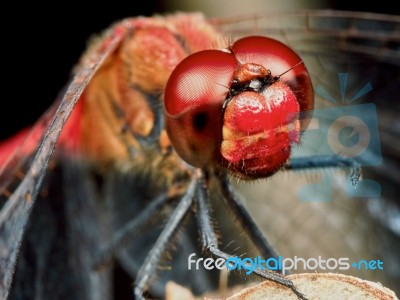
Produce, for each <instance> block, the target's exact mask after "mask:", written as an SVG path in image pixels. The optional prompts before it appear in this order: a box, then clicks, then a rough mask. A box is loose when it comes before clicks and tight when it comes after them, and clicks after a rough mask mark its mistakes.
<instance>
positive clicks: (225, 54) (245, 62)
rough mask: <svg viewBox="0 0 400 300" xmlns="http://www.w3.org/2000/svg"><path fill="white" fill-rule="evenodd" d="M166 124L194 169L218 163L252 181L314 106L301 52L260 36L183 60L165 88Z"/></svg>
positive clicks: (269, 169)
mask: <svg viewBox="0 0 400 300" xmlns="http://www.w3.org/2000/svg"><path fill="white" fill-rule="evenodd" d="M164 103H165V122H166V129H167V133H168V136H169V138H170V140H171V143H172V145H173V146H174V148H175V150H176V151H177V153H178V154H179V155H180V156H181V158H182V159H184V160H185V161H186V162H188V163H189V164H192V165H193V166H196V167H201V168H204V167H215V166H218V167H221V166H222V167H224V168H227V169H228V170H229V171H231V172H232V173H233V174H234V175H236V176H238V177H240V178H244V179H253V178H261V177H267V176H270V175H271V174H273V173H275V172H276V171H277V170H279V169H280V168H281V167H282V166H283V164H284V163H285V162H287V160H288V159H289V157H290V153H291V146H292V144H296V143H299V142H300V132H301V130H303V129H304V127H305V126H306V124H305V123H301V122H300V121H299V113H300V112H303V111H311V110H312V108H313V91H312V84H311V80H310V77H309V75H308V72H307V69H306V68H305V66H304V64H303V63H302V61H301V58H300V57H299V56H298V55H297V54H296V53H295V52H293V50H291V49H290V48H289V47H287V46H286V45H284V44H282V43H280V42H278V41H276V40H273V39H270V38H265V37H261V36H252V37H247V38H243V39H240V40H238V41H236V42H235V43H234V44H232V45H231V46H230V47H229V48H228V49H224V50H204V51H201V52H197V53H195V54H192V55H191V56H189V57H187V58H186V59H184V60H183V61H182V62H181V63H180V64H179V65H178V66H177V67H176V68H175V70H174V71H173V72H172V74H171V76H170V78H169V81H168V83H167V86H166V90H165V99H164Z"/></svg>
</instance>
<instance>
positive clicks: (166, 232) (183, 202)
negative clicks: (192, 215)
mask: <svg viewBox="0 0 400 300" xmlns="http://www.w3.org/2000/svg"><path fill="white" fill-rule="evenodd" d="M197 181H198V178H197V176H196V175H194V176H193V178H192V181H191V183H190V185H189V188H188V189H187V192H186V194H185V195H184V196H183V197H182V198H181V199H180V200H179V203H178V205H177V207H176V208H175V210H174V211H173V212H172V214H171V216H170V218H169V219H168V222H167V224H165V227H164V229H163V230H162V232H161V234H160V236H159V237H158V239H157V241H156V242H155V244H154V246H153V247H152V248H151V250H150V252H149V254H148V255H147V257H146V259H145V261H144V263H143V265H142V266H141V267H140V269H139V272H138V273H137V276H136V280H135V283H134V289H133V293H134V297H135V299H137V300H139V299H144V298H143V292H144V291H145V290H146V288H147V284H148V282H149V280H150V279H151V276H152V275H153V274H154V273H155V271H156V268H157V265H158V262H159V261H160V258H161V255H162V254H163V253H164V251H165V249H166V247H167V246H168V244H169V242H170V241H171V240H172V237H173V236H174V234H175V233H176V231H177V229H178V228H179V226H180V224H181V223H182V221H183V219H184V217H185V215H186V213H187V212H188V211H189V209H190V207H191V205H192V203H193V198H194V195H195V190H196V184H197Z"/></svg>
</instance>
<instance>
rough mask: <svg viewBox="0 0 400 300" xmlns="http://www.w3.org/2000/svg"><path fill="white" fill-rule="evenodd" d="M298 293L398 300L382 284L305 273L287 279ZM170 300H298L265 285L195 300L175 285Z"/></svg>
mask: <svg viewBox="0 0 400 300" xmlns="http://www.w3.org/2000/svg"><path fill="white" fill-rule="evenodd" d="M288 278H289V279H291V280H292V281H293V282H294V284H295V285H296V286H297V288H298V290H299V291H300V292H302V293H303V294H304V295H306V296H307V298H308V299H310V300H334V299H341V300H378V299H379V300H398V298H397V297H396V295H395V294H394V292H393V291H391V290H389V289H388V288H385V287H383V286H382V285H381V284H380V283H376V282H371V281H367V280H362V279H360V278H357V277H353V276H347V275H342V274H333V273H304V274H293V275H289V276H288ZM166 299H167V300H181V299H182V300H183V299H185V300H196V299H205V300H206V299H208V300H211V299H214V300H216V299H226V300H257V299H271V300H292V299H293V300H297V299H298V298H297V297H296V296H295V295H294V294H293V293H292V292H291V291H290V290H289V289H287V288H285V287H283V286H281V285H279V284H276V283H273V282H271V281H264V282H262V283H260V284H258V285H255V286H251V287H247V288H243V289H241V290H239V291H238V290H236V289H235V293H234V294H233V295H232V296H230V297H226V296H224V295H212V296H211V295H209V296H203V297H199V298H196V297H194V296H193V295H192V294H191V292H190V291H189V290H187V289H185V288H184V287H181V286H179V285H177V284H175V283H173V282H170V283H168V285H167V297H166Z"/></svg>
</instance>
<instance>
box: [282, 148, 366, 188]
mask: <svg viewBox="0 0 400 300" xmlns="http://www.w3.org/2000/svg"><path fill="white" fill-rule="evenodd" d="M329 167H336V168H351V173H350V178H351V182H352V184H353V185H354V186H357V184H358V182H359V180H360V177H361V167H360V164H359V163H358V162H357V161H356V160H355V159H351V158H345V157H341V156H337V155H320V156H311V157H299V158H292V159H291V160H290V162H289V163H288V164H286V165H285V166H284V168H285V169H287V170H306V169H312V168H329Z"/></svg>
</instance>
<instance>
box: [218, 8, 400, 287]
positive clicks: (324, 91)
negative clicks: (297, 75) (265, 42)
mask: <svg viewBox="0 0 400 300" xmlns="http://www.w3.org/2000/svg"><path fill="white" fill-rule="evenodd" d="M218 22H220V21H218ZM220 25H221V26H222V28H223V30H225V31H226V32H227V33H228V34H230V35H231V36H233V38H234V39H235V38H236V37H240V36H243V35H248V34H249V32H253V33H254V34H262V35H267V36H271V37H274V38H277V39H279V40H281V41H283V42H285V43H286V44H288V45H290V46H291V47H293V49H295V50H296V51H297V52H298V53H299V54H300V56H301V57H302V58H303V60H304V62H305V65H306V66H307V68H308V70H309V72H310V74H311V77H312V82H313V85H314V89H315V92H316V100H315V101H316V109H317V110H318V111H317V112H314V117H315V118H316V117H318V116H321V115H325V116H326V117H328V116H329V115H331V114H334V113H338V114H339V115H338V116H340V117H342V116H344V115H351V116H352V117H356V118H358V120H360V119H361V120H364V123H365V124H366V127H367V129H368V133H369V137H370V143H369V144H368V146H367V147H366V148H367V149H366V151H365V153H367V154H369V156H368V158H367V159H366V160H365V161H363V162H362V166H363V170H362V172H363V178H364V182H367V183H371V185H370V186H372V190H371V192H370V193H369V194H368V192H367V194H365V193H364V194H357V192H363V191H366V190H367V189H366V186H363V185H360V186H359V187H358V188H357V189H354V188H352V187H351V183H350V180H349V178H348V177H347V174H343V173H341V174H340V173H339V174H338V173H336V172H334V171H333V170H329V171H327V172H323V171H322V170H321V171H319V172H317V173H316V172H315V171H314V172H313V173H311V172H305V171H304V172H301V173H300V174H299V173H297V174H289V173H285V174H277V175H275V176H274V177H273V178H271V179H270V180H268V181H267V182H263V183H262V184H257V186H258V188H255V186H252V187H251V190H250V191H249V190H247V189H246V188H245V186H244V185H239V189H240V191H241V192H242V193H244V194H245V195H246V197H247V199H248V200H249V201H248V205H249V209H250V210H251V211H252V213H253V215H254V216H255V218H256V219H258V220H259V221H258V223H259V224H260V225H261V226H262V227H263V230H264V233H265V235H266V236H267V237H269V239H270V241H271V242H272V243H273V245H275V246H276V247H277V249H278V252H279V253H281V254H282V255H283V256H286V257H293V256H295V255H296V256H298V257H318V256H323V257H326V258H327V257H349V258H350V260H351V263H352V262H353V261H359V260H360V259H366V260H368V259H377V258H378V257H381V258H383V259H384V260H385V261H387V264H390V265H393V268H392V267H389V266H388V267H387V269H386V268H385V271H384V272H372V271H366V270H356V269H353V270H349V271H346V272H351V274H353V275H355V276H359V277H365V278H368V279H370V280H374V281H380V282H382V283H383V284H384V285H385V286H388V287H390V288H392V289H393V290H395V291H397V292H399V290H398V285H397V284H396V282H398V280H399V275H398V272H397V271H395V270H397V269H398V267H400V260H399V257H398V255H397V254H395V252H396V251H397V250H395V249H398V247H399V246H400V228H399V226H398V225H396V224H398V220H399V218H400V209H399V208H400V202H399V200H398V199H399V189H398V188H397V187H398V184H399V178H400V177H399V170H400V156H399V152H398V150H396V149H398V148H399V147H400V138H399V137H400V129H399V127H398V126H397V125H396V124H399V114H400V105H399V103H400V102H399V101H397V95H398V94H399V92H400V89H399V87H400V77H399V73H398V67H399V65H400V52H399V49H400V31H399V28H400V17H399V16H389V15H379V14H372V13H355V12H339V11H336V12H335V11H300V12H292V13H286V14H283V13H282V14H280V13H271V14H268V15H262V16H260V17H257V16H252V17H249V18H240V17H239V18H234V19H231V20H224V21H223V22H222V23H220ZM371 87H372V90H371ZM369 106H372V107H375V108H376V113H375V114H374V115H373V116H372V117H371V118H369V119H367V118H366V115H365V114H363V113H361V112H362V111H364V109H365V107H369ZM372 110H373V108H372ZM324 111H325V112H326V113H325V114H324V113H323V112H324ZM317 121H318V122H319V123H318V124H319V125H320V126H321V125H324V124H329V123H327V122H331V121H329V119H322V118H321V117H318V120H317ZM313 124H314V125H316V124H317V123H313ZM326 128H330V127H329V126H326ZM311 129H312V128H309V132H311ZM314 129H315V128H314ZM325 133H326V134H325V135H324V136H318V137H320V138H321V139H319V140H317V141H316V142H315V143H311V144H310V143H308V141H307V137H306V134H307V131H306V132H305V135H304V139H303V144H302V145H301V147H299V148H298V149H294V152H295V154H296V153H297V154H299V155H303V154H304V153H305V154H307V155H316V154H332V153H320V152H319V151H320V150H321V149H325V148H324V146H323V145H325V144H326V140H327V137H329V136H328V133H330V134H332V132H331V131H329V132H328V131H327V132H325ZM308 137H309V136H308ZM360 137H361V138H362V137H363V136H362V135H360ZM377 145H379V146H380V148H379V147H375V146H377ZM373 146H374V147H373ZM307 147H310V148H309V151H308V152H307ZM326 149H329V148H328V147H327V148H326ZM339 154H340V153H339ZM325 183H326V185H325ZM257 189H259V190H258V192H256V190H257ZM282 191H285V193H284V194H283V193H282ZM304 191H307V193H303V192H304ZM318 191H322V195H323V196H324V197H325V198H321V200H320V201H318V200H315V199H316V197H315V196H316V195H317V192H318ZM373 191H376V192H378V191H381V194H380V195H374V193H373ZM302 193H303V194H302ZM265 195H268V196H265ZM312 199H314V200H312ZM396 220H397V221H396ZM333 241H343V242H338V243H336V242H333ZM396 257H397V258H396ZM394 266H396V267H394ZM301 271H302V270H301ZM396 289H397V290H396Z"/></svg>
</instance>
